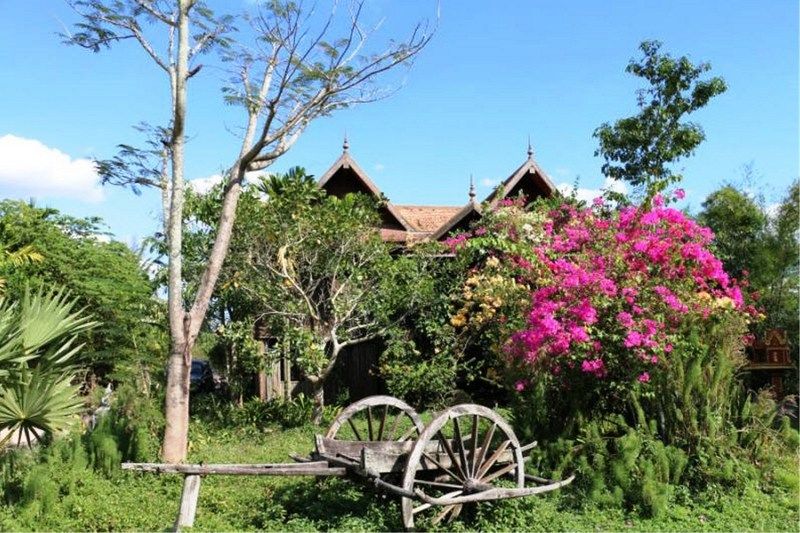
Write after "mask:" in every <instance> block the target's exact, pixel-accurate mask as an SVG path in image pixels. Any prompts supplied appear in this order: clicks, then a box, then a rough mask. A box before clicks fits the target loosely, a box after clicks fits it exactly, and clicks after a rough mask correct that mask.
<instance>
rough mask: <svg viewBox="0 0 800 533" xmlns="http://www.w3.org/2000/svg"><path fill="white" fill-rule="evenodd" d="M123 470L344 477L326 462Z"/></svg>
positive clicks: (141, 466)
mask: <svg viewBox="0 0 800 533" xmlns="http://www.w3.org/2000/svg"><path fill="white" fill-rule="evenodd" d="M122 469H123V470H139V471H141V472H153V473H156V474H185V475H210V474H216V475H228V476H344V475H345V474H346V473H347V471H346V470H345V469H344V468H336V467H331V466H330V465H329V464H328V462H327V461H314V462H308V463H276V464H207V465H203V464H185V465H184V464H164V463H122Z"/></svg>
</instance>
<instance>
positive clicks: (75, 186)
mask: <svg viewBox="0 0 800 533" xmlns="http://www.w3.org/2000/svg"><path fill="white" fill-rule="evenodd" d="M0 189H2V196H15V197H29V196H33V197H49V198H55V197H69V198H77V199H78V200H84V201H87V202H99V201H101V200H103V198H104V194H103V189H102V187H101V186H100V176H99V175H98V173H97V167H96V166H95V164H94V161H92V160H91V159H73V158H72V157H70V156H69V155H67V154H65V153H64V152H62V151H61V150H58V149H56V148H50V147H49V146H46V145H44V144H43V143H41V142H39V141H37V140H36V139H26V138H23V137H17V136H16V135H10V134H9V135H3V136H2V137H0Z"/></svg>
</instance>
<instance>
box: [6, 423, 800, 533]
mask: <svg viewBox="0 0 800 533" xmlns="http://www.w3.org/2000/svg"><path fill="white" fill-rule="evenodd" d="M313 434H314V429H313V428H311V427H308V426H306V427H301V428H296V429H291V430H280V429H277V428H276V429H272V430H267V431H256V430H222V429H209V428H208V427H207V426H205V425H194V426H193V428H192V433H191V435H192V440H191V450H190V460H191V461H192V462H201V461H202V462H285V461H287V459H288V454H289V453H290V452H298V453H306V452H308V451H309V450H310V449H311V446H312V442H313ZM46 468H48V469H49V470H48V471H49V472H51V475H53V476H59V477H63V478H65V479H67V480H69V481H68V482H65V483H63V484H62V485H61V486H60V487H59V489H58V494H57V495H55V497H53V495H51V496H50V497H49V498H48V497H45V496H46V494H45V495H44V496H43V497H42V498H36V499H34V501H33V502H31V503H28V504H26V505H9V504H3V505H0V530H4V531H8V530H94V531H105V530H150V531H163V530H165V529H168V528H169V527H170V526H171V525H172V523H173V521H174V518H175V513H176V510H177V506H178V501H179V499H180V492H181V481H182V478H181V477H180V476H169V475H160V476H159V475H153V474H134V473H123V472H117V473H115V474H113V475H111V476H110V477H107V476H105V475H103V474H101V473H98V472H95V471H93V470H90V469H87V468H83V469H82V470H81V469H80V468H77V469H76V467H75V466H68V465H59V464H58V459H57V458H55V459H53V460H51V462H50V464H48V465H47V467H46ZM34 489H35V487H34ZM673 500H674V503H673V504H672V505H671V506H670V508H669V510H668V512H667V513H666V514H665V515H664V516H662V517H660V518H658V519H645V518H642V517H641V516H640V515H639V514H638V513H636V512H635V511H634V512H625V511H623V510H621V509H618V508H601V507H598V506H597V505H594V504H584V505H582V504H581V503H580V502H577V501H576V497H575V495H574V494H572V493H570V488H569V487H567V488H565V489H563V490H562V491H561V492H558V493H553V494H550V495H544V496H534V497H530V498H523V499H518V500H507V501H502V502H494V503H486V504H482V505H481V506H480V507H479V508H478V509H477V510H475V511H474V512H473V513H471V514H467V515H466V516H464V517H463V520H458V521H456V522H454V523H452V524H448V525H447V529H449V530H481V531H519V530H527V531H597V530H603V531H628V530H630V531H797V530H798V522H799V521H800V512H799V510H798V493H797V489H796V487H795V489H794V490H789V489H785V490H776V491H774V492H772V493H771V494H766V493H764V492H761V491H759V490H757V489H755V488H753V489H750V490H747V491H745V492H744V493H742V494H737V495H733V494H725V493H722V492H720V491H715V492H709V493H707V494H704V495H702V496H700V497H690V496H688V494H684V495H680V494H678V495H676V496H675V498H673ZM194 529H196V530H199V531H212V530H213V531H219V530H225V531H230V530H270V531H278V530H280V531H314V530H340V531H364V530H381V531H396V530H400V529H402V523H401V521H400V510H399V505H398V503H397V501H396V500H395V499H394V498H388V497H383V496H380V495H378V494H376V493H375V492H374V491H373V490H372V489H371V488H369V487H366V486H363V485H359V484H356V483H353V482H350V481H348V480H343V479H332V478H329V479H321V480H316V479H313V478H263V477H246V476H245V477H223V476H211V477H208V478H206V479H204V480H203V484H202V488H201V491H200V501H199V507H198V512H197V520H196V522H195V528H194Z"/></svg>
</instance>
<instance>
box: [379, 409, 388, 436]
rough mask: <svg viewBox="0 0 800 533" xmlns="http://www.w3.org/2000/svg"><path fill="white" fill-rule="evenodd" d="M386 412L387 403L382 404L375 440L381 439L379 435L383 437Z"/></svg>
mask: <svg viewBox="0 0 800 533" xmlns="http://www.w3.org/2000/svg"><path fill="white" fill-rule="evenodd" d="M387 414H389V406H388V405H384V406H383V416H382V417H381V423H380V425H379V426H378V438H377V439H376V440H381V437H383V426H385V425H386V415H387Z"/></svg>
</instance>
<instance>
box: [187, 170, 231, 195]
mask: <svg viewBox="0 0 800 533" xmlns="http://www.w3.org/2000/svg"><path fill="white" fill-rule="evenodd" d="M221 181H222V174H212V175H211V176H206V177H205V178H196V179H193V180H189V181H188V182H187V183H188V184H189V187H191V188H192V190H193V191H194V192H196V193H199V194H205V193H207V192H208V191H210V190H211V188H212V187H214V185H217V184H218V183H220V182H221Z"/></svg>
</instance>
